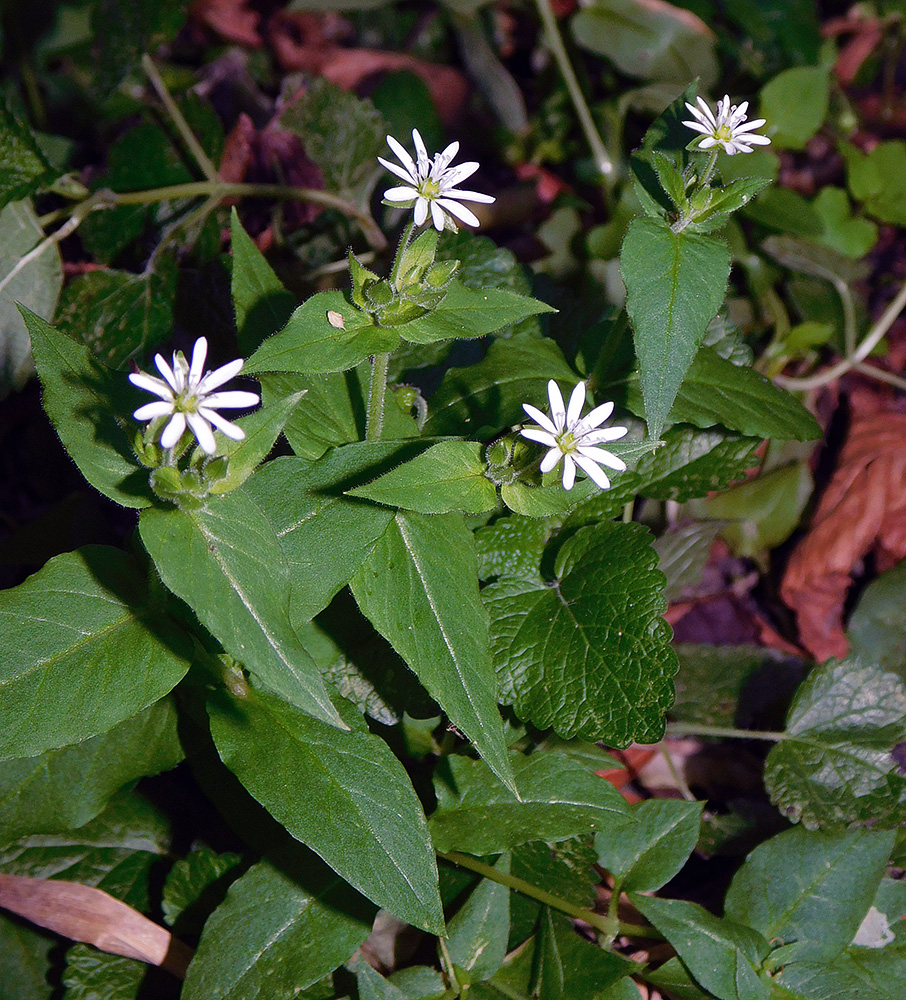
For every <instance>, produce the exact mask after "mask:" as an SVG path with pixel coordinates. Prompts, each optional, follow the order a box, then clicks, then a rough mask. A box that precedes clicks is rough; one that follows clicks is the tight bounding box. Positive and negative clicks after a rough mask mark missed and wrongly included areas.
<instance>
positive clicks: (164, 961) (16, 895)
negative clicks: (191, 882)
mask: <svg viewBox="0 0 906 1000" xmlns="http://www.w3.org/2000/svg"><path fill="white" fill-rule="evenodd" d="M0 906H2V907H3V908H4V909H7V910H10V911H11V912H12V913H16V914H18V915H19V916H20V917H25V919H26V920H30V921H31V922H32V923H33V924H37V925H38V926H39V927H45V928H47V930H50V931H55V932H56V933H57V934H62V935H63V937H67V938H70V939H71V940H73V941H84V942H85V943H86V944H92V945H94V947H95V948H99V949H100V950H101V951H106V952H110V953H111V954H112V955H124V956H125V957H126V958H135V959H138V961H140V962H147V963H148V964H149V965H160V966H162V967H163V968H165V969H167V970H168V971H169V972H172V973H173V974H174V975H176V976H179V977H180V978H183V977H184V976H185V972H186V969H187V968H188V965H189V962H190V961H191V960H192V949H191V948H189V947H188V945H185V944H183V942H182V941H179V940H178V939H176V938H174V937H173V936H172V935H171V934H170V932H169V931H168V930H166V929H165V928H164V927H161V926H159V925H158V924H155V923H154V921H152V920H149V919H148V918H147V917H144V916H142V914H141V913H139V912H138V911H137V910H133V909H132V907H131V906H127V905H126V904H125V903H121V902H120V901H119V900H118V899H114V898H113V896H110V895H108V894H107V893H106V892H104V891H103V890H101V889H94V888H92V887H91V886H87V885H80V884H79V883H77V882H63V881H59V880H54V879H42V878H26V877H24V876H21V875H0Z"/></svg>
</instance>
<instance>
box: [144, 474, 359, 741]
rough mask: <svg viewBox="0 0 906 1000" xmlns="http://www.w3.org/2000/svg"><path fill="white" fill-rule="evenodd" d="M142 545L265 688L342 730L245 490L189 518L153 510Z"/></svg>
mask: <svg viewBox="0 0 906 1000" xmlns="http://www.w3.org/2000/svg"><path fill="white" fill-rule="evenodd" d="M139 531H140V533H141V538H142V541H143V542H144V544H145V547H146V548H147V549H148V552H149V554H150V555H151V558H152V559H153V560H154V563H155V565H156V566H157V570H158V572H159V573H160V575H161V579H162V580H163V581H164V583H165V584H166V585H167V586H168V587H169V588H170V590H172V591H173V593H174V594H176V596H177V597H180V598H182V600H184V601H186V603H187V604H189V605H190V606H191V607H192V609H193V610H194V611H195V614H197V615H198V618H199V620H200V621H201V622H202V624H203V625H204V626H205V627H206V628H207V629H209V630H210V631H211V632H212V633H213V634H214V635H215V636H216V637H217V639H219V640H220V642H221V643H223V646H224V649H226V651H227V652H228V653H229V654H230V655H231V656H234V657H235V658H236V659H237V660H240V661H241V662H242V663H243V664H245V666H246V667H247V668H248V669H249V670H250V671H251V673H252V674H253V675H254V677H255V678H256V679H257V680H258V681H260V683H261V684H263V685H264V686H265V687H266V688H268V689H269V690H271V691H274V692H275V693H277V694H279V695H280V696H281V697H282V698H286V699H287V701H290V702H291V703H292V704H295V705H298V706H299V707H300V708H302V709H304V710H305V711H307V712H311V713H312V714H313V715H317V716H318V717H319V718H322V719H325V720H327V721H328V722H330V723H332V724H334V725H342V722H341V721H340V718H339V716H338V715H337V712H336V709H335V708H334V707H333V705H332V704H331V701H330V698H329V696H328V694H327V689H326V688H325V687H324V682H323V681H322V680H321V675H320V674H319V673H318V668H317V667H316V666H315V664H314V662H313V660H312V659H311V657H310V656H309V655H308V653H306V652H305V650H304V649H303V647H302V645H301V643H300V642H299V639H298V637H297V636H296V634H295V632H294V631H293V629H292V626H291V625H290V623H289V614H288V607H289V594H290V575H289V567H288V565H287V562H286V559H285V557H284V555H283V552H282V551H281V549H280V543H279V541H278V540H277V536H276V535H275V533H274V529H273V528H272V527H271V525H270V522H269V521H268V520H267V518H266V517H265V515H264V513H263V512H262V510H261V508H260V507H258V506H257V504H256V503H255V502H254V501H253V500H252V499H251V497H250V496H249V495H248V494H247V493H246V492H245V491H244V490H242V489H238V490H234V491H233V492H232V493H226V494H224V495H223V496H220V497H209V498H208V499H207V501H206V502H205V504H204V505H203V506H202V507H199V508H197V509H192V510H178V509H175V508H174V509H170V510H165V509H163V508H151V509H150V510H146V511H143V512H142V517H141V519H140V521H139Z"/></svg>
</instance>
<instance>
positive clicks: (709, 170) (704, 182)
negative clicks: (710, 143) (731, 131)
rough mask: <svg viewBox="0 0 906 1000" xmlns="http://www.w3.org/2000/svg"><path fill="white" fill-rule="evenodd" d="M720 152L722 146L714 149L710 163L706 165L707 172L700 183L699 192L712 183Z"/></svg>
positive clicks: (709, 159)
mask: <svg viewBox="0 0 906 1000" xmlns="http://www.w3.org/2000/svg"><path fill="white" fill-rule="evenodd" d="M719 152H720V146H715V147H714V149H712V150H711V154H710V155H709V157H708V162H707V164H706V165H705V172H704V173H703V174H702V179H701V180H700V181H699V182H698V188H699V190H701V188H703V187H706V186H707V185H708V184H710V183H711V178H712V177H713V176H714V168H715V167H716V166H717V155H718V153H719Z"/></svg>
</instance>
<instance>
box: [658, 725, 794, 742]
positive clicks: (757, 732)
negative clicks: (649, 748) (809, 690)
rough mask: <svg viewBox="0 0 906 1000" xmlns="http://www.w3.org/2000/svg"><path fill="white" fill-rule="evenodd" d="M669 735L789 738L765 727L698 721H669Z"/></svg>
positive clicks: (778, 740) (749, 738)
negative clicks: (747, 727)
mask: <svg viewBox="0 0 906 1000" xmlns="http://www.w3.org/2000/svg"><path fill="white" fill-rule="evenodd" d="M667 735H668V736H726V737H729V738H730V739H738V740H767V741H768V742H770V743H779V742H780V741H781V740H785V739H786V738H787V734H786V733H778V732H771V731H770V730H764V729H736V728H734V727H733V726H700V725H699V724H698V723H697V722H668V723H667Z"/></svg>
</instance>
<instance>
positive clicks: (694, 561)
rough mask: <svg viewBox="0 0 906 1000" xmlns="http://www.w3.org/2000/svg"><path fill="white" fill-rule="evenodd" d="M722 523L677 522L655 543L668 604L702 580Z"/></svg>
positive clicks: (654, 547) (653, 545)
mask: <svg viewBox="0 0 906 1000" xmlns="http://www.w3.org/2000/svg"><path fill="white" fill-rule="evenodd" d="M720 527H721V526H720V524H719V523H717V524H711V523H708V522H707V521H705V522H699V521H692V522H686V523H681V524H674V525H671V526H670V527H669V528H668V529H667V530H666V531H665V532H664V533H663V535H661V537H660V538H657V539H655V541H654V542H653V543H652V548H653V549H654V551H655V552H657V554H658V565H659V566H660V569H661V572H662V573H663V574H664V576H665V577H667V586H666V587H665V588H664V597H665V598H666V599H667V603H668V604H672V603H673V602H674V601H679V600H682V598H683V597H684V596H687V592H688V590H689V588H691V587H695V586H696V585H697V584H699V583H700V582H701V580H702V575H703V574H704V572H705V567H706V566H707V565H708V562H709V561H710V558H711V549H712V547H713V546H714V541H715V539H716V538H717V536H718V535H719V534H720ZM677 683H678V682H677Z"/></svg>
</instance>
